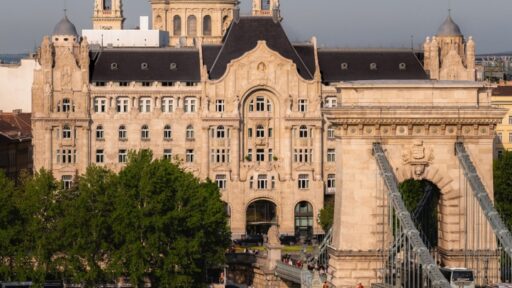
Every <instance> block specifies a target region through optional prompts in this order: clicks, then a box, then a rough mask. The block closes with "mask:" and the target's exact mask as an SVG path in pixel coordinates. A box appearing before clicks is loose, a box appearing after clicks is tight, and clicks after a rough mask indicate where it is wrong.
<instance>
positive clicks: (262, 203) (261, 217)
mask: <svg viewBox="0 0 512 288" xmlns="http://www.w3.org/2000/svg"><path fill="white" fill-rule="evenodd" d="M273 224H277V206H276V204H275V203H274V202H272V201H270V200H256V201H254V202H252V203H251V204H249V206H248V207H247V211H246V233H247V235H258V234H260V235H262V234H267V232H268V229H270V226H272V225H273Z"/></svg>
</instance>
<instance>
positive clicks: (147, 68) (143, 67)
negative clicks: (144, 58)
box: [140, 62, 149, 70]
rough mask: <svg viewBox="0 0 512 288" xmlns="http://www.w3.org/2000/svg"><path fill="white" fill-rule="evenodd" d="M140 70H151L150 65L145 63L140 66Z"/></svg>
mask: <svg viewBox="0 0 512 288" xmlns="http://www.w3.org/2000/svg"><path fill="white" fill-rule="evenodd" d="M140 69H142V70H149V65H148V63H146V62H144V63H142V64H140Z"/></svg>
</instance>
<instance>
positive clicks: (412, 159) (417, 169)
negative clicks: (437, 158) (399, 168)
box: [402, 140, 434, 180]
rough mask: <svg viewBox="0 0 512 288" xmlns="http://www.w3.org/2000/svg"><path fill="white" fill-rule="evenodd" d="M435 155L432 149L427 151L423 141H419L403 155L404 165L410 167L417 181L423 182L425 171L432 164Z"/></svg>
mask: <svg viewBox="0 0 512 288" xmlns="http://www.w3.org/2000/svg"><path fill="white" fill-rule="evenodd" d="M433 160H434V154H433V150H432V148H430V149H427V148H426V147H425V146H424V145H423V141H421V140H417V141H415V142H414V144H413V145H412V146H411V147H410V148H409V149H407V150H406V151H404V152H403V153H402V161H403V165H409V166H410V167H411V169H412V175H413V177H414V179H415V180H422V179H423V177H424V174H425V169H426V168H427V167H428V166H429V165H430V164H432V161H433Z"/></svg>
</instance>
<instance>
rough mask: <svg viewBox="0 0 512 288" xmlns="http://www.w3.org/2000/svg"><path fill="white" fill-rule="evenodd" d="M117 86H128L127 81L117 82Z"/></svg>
mask: <svg viewBox="0 0 512 288" xmlns="http://www.w3.org/2000/svg"><path fill="white" fill-rule="evenodd" d="M119 86H120V87H128V82H125V81H123V82H119Z"/></svg>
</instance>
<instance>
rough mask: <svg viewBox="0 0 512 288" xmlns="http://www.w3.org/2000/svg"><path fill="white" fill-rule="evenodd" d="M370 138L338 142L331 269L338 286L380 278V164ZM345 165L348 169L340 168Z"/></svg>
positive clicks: (364, 283)
mask: <svg viewBox="0 0 512 288" xmlns="http://www.w3.org/2000/svg"><path fill="white" fill-rule="evenodd" d="M372 141H373V140H371V139H354V138H342V139H339V140H337V143H336V168H337V173H336V175H337V177H336V184H337V185H336V197H335V209H334V224H333V227H334V230H333V241H332V248H333V249H331V250H330V251H329V254H330V255H331V258H330V260H329V269H330V271H333V279H332V284H334V285H335V287H355V285H356V284H357V283H359V282H361V283H362V284H363V285H364V286H365V287H370V283H373V282H375V281H376V280H377V273H378V269H377V268H378V267H379V265H381V261H382V258H380V257H379V249H381V248H382V243H381V242H380V240H381V239H380V236H379V233H378V232H379V231H378V229H379V228H378V227H379V221H380V220H382V218H381V217H382V215H380V214H378V213H379V212H380V211H381V210H379V209H378V207H377V204H378V203H377V200H376V199H377V197H378V196H379V195H378V193H381V191H380V190H379V189H378V188H379V186H378V185H377V183H378V182H377V181H381V180H380V179H378V178H377V173H378V168H377V164H376V161H375V158H374V157H373V155H372ZM341 168H345V169H341Z"/></svg>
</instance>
